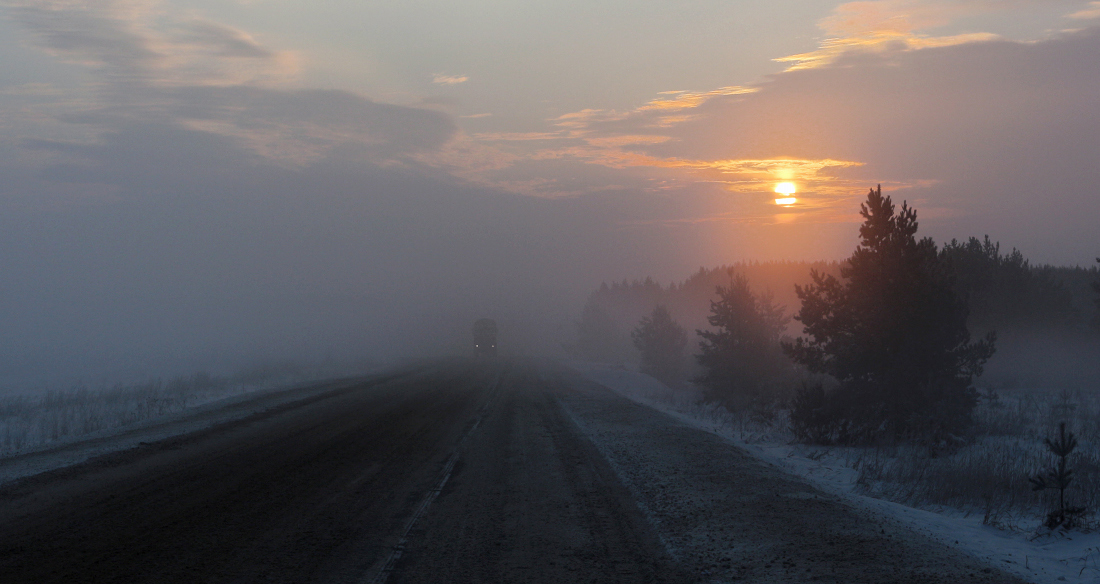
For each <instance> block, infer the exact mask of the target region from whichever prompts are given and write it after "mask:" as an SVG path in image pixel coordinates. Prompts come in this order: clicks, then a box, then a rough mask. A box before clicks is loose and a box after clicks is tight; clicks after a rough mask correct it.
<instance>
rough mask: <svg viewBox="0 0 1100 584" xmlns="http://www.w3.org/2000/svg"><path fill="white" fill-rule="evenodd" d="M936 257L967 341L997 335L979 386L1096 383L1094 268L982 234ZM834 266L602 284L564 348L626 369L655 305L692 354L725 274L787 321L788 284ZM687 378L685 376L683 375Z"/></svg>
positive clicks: (778, 266) (797, 331)
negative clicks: (962, 306)
mask: <svg viewBox="0 0 1100 584" xmlns="http://www.w3.org/2000/svg"><path fill="white" fill-rule="evenodd" d="M940 253H941V255H942V256H944V257H945V258H946V259H948V260H949V261H948V262H947V264H948V265H949V266H951V268H952V270H953V272H954V273H953V276H954V280H955V286H956V292H957V293H959V294H960V295H961V296H963V297H965V298H967V299H968V303H969V318H968V321H967V322H968V326H969V329H970V332H971V335H972V336H973V337H975V338H977V337H980V336H981V335H983V334H985V333H986V332H989V331H995V332H996V334H997V339H998V340H997V353H996V354H995V355H994V357H993V358H992V359H991V360H990V361H989V363H988V366H987V367H986V374H985V375H984V376H983V377H982V378H980V379H978V380H977V381H978V383H979V385H984V386H992V387H1016V386H1019V387H1055V386H1061V387H1080V386H1082V385H1083V384H1095V380H1096V379H1098V378H1100V358H1098V357H1097V355H1098V353H1097V352H1096V350H1097V347H1098V346H1100V312H1098V308H1097V303H1096V300H1095V297H1096V295H1097V294H1096V292H1094V289H1093V283H1094V282H1096V281H1097V280H1098V278H1100V273H1098V270H1097V267H1096V266H1090V267H1087V268H1083V267H1064V266H1048V265H1042V266H1035V265H1032V264H1031V263H1030V262H1029V261H1028V260H1027V259H1026V258H1025V257H1024V256H1023V254H1022V253H1020V252H1019V251H1018V250H1015V249H1013V250H1011V251H1003V250H1002V249H1001V246H1000V244H999V243H995V242H993V241H991V240H990V239H989V237H988V236H987V237H985V238H984V239H978V238H970V239H969V240H968V241H965V242H959V241H952V242H950V243H947V244H945V245H944V246H943V247H942V248H941V252H940ZM840 268H841V263H840V262H746V263H738V264H733V265H726V266H719V267H715V268H710V269H707V268H702V267H701V268H699V271H697V272H695V273H694V274H692V275H691V276H690V277H688V278H687V279H685V280H683V281H682V282H673V283H671V284H667V285H663V284H661V283H659V282H656V281H654V280H653V279H651V278H645V279H639V280H633V281H627V280H624V281H622V282H611V283H604V284H603V285H601V286H600V288H599V289H598V290H594V291H593V292H592V293H591V294H590V295H589V296H588V299H587V302H586V303H585V306H584V309H583V311H582V313H581V315H580V318H579V320H577V322H576V340H575V341H574V342H573V343H572V344H569V345H567V346H566V347H565V349H566V350H567V352H569V353H570V354H572V355H573V356H575V357H577V358H581V359H587V360H593V361H602V362H609V363H624V364H628V363H636V362H637V361H638V351H637V349H635V346H634V344H633V343H632V339H631V331H633V330H634V329H635V328H636V327H637V326H638V324H639V322H640V321H641V320H642V319H643V318H645V317H646V316H647V315H649V314H650V313H651V312H652V311H653V310H654V308H655V307H656V306H658V305H662V306H664V307H666V308H667V310H668V312H669V313H670V314H671V316H672V318H673V319H674V320H675V321H676V322H677V323H679V324H680V325H682V326H683V328H685V329H686V330H687V333H688V345H687V347H688V352H690V353H696V352H697V351H698V346H699V336H698V335H697V334H696V330H709V328H710V327H709V325H708V323H707V316H708V315H709V314H710V313H711V301H713V300H715V299H716V298H717V295H716V289H717V287H718V286H728V285H729V284H730V282H731V281H732V279H733V278H734V276H735V275H737V274H741V275H744V276H745V277H746V278H747V279H748V280H749V283H750V285H751V287H752V290H753V292H754V293H756V294H758V295H760V294H764V295H767V294H771V295H772V296H773V300H774V302H775V303H776V304H778V305H780V306H782V307H784V309H785V314H786V315H788V316H790V315H793V314H796V313H797V312H798V310H799V307H800V301H799V299H798V297H797V295H796V294H795V285H796V284H798V285H802V286H806V285H807V284H809V283H810V282H811V280H810V271H811V270H817V271H818V272H822V273H825V274H831V275H834V276H837V277H839V276H840ZM801 334H802V326H801V323H799V322H798V321H795V320H791V321H790V322H789V324H788V325H787V330H786V335H788V336H790V337H795V336H798V335H801ZM689 361H690V362H692V363H694V359H689ZM697 373H698V372H697V371H694V372H692V371H690V370H689V372H688V374H687V376H688V377H691V376H693V375H695V374H697Z"/></svg>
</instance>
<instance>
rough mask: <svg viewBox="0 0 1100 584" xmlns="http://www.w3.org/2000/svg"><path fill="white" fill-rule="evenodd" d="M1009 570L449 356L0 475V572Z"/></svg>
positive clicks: (49, 578) (770, 578)
mask: <svg viewBox="0 0 1100 584" xmlns="http://www.w3.org/2000/svg"><path fill="white" fill-rule="evenodd" d="M383 581H388V582H728V581H744V582H811V581H813V582H838V583H840V582H844V583H849V582H900V583H918V582H921V583H923V582H928V583H933V582H945V583H946V582H952V583H954V582H1006V583H1008V582H1019V580H1016V579H1014V578H1013V577H1011V576H1008V575H1006V574H1003V573H1001V572H998V571H996V570H995V569H992V568H988V567H986V566H985V565H983V564H980V563H979V562H977V561H976V560H973V559H972V558H969V557H968V556H965V555H963V554H961V553H960V552H958V551H955V550H952V549H950V548H947V547H946V546H942V545H940V544H937V543H935V542H933V541H931V540H929V539H927V538H925V537H923V536H921V535H918V534H916V533H913V532H911V531H908V530H906V529H905V528H904V527H902V526H900V525H896V524H886V523H883V522H881V521H876V520H871V519H868V518H866V517H864V516H862V515H860V513H858V512H857V511H855V510H853V509H851V508H849V507H848V506H846V505H845V504H844V503H843V502H842V501H840V500H839V499H836V498H834V497H831V496H829V495H826V494H824V493H821V492H819V491H817V490H815V489H814V488H813V487H811V486H809V485H807V484H805V483H802V482H800V481H799V480H797V479H794V478H792V477H790V476H788V475H785V474H783V473H782V472H781V471H779V470H777V469H776V468H774V467H771V466H768V465H766V464H764V463H761V462H759V461H758V460H756V459H754V458H752V457H750V456H748V455H746V454H745V453H744V452H743V451H740V450H738V449H737V448H736V447H735V446H733V445H731V444H729V443H728V442H725V441H722V440H720V439H718V438H717V437H715V436H713V435H711V434H708V433H706V432H702V431H699V430H697V429H694V428H691V427H689V426H687V425H684V424H682V423H680V422H677V421H675V420H674V419H672V418H670V417H668V416H666V415H665V414H662V413H659V412H656V411H654V410H651V409H649V408H646V407H644V406H640V405H638V404H635V403H633V402H630V401H628V400H626V399H624V398H622V397H620V396H618V395H616V394H614V393H612V392H610V391H608V390H607V389H605V388H602V387H600V386H598V385H595V384H593V383H591V382H589V381H586V380H584V379H582V378H581V377H579V376H578V375H576V374H573V373H570V372H567V371H566V370H564V369H561V368H557V367H554V366H550V365H546V364H537V363H533V362H528V361H507V360H500V361H497V362H491V363H489V362H486V363H474V362H461V361H458V362H451V363H446V364H436V365H433V366H430V367H424V368H422V369H419V370H415V371H411V372H406V373H405V374H403V375H401V376H395V377H379V378H374V379H372V380H365V381H362V382H358V383H348V384H343V385H339V386H338V387H334V388H332V389H331V390H326V391H323V392H317V391H314V392H312V393H309V394H308V397H306V398H303V399H302V400H300V401H296V402H295V401H290V402H287V403H283V404H281V405H279V406H277V407H273V408H271V409H269V410H267V411H263V412H260V413H257V414H254V415H252V416H250V417H247V418H243V419H236V420H233V421H229V422H226V423H223V424H220V425H216V426H214V427H211V428H206V429H203V430H201V431H198V432H194V433H191V434H187V435H182V436H178V437H175V438H170V439H166V440H162V441H159V442H154V443H151V444H146V445H142V446H139V447H138V448H136V449H131V450H126V451H122V452H117V453H114V454H109V455H106V456H103V457H100V458H96V459H93V460H90V461H88V462H86V463H83V464H80V465H77V466H73V467H69V468H66V469H61V470H56V471H52V472H49V473H46V474H42V475H38V476H33V477H29V478H26V479H22V480H20V481H16V482H12V483H8V484H6V485H3V486H2V487H0V582H43V583H45V582H67V583H72V582H326V583H340V582H383Z"/></svg>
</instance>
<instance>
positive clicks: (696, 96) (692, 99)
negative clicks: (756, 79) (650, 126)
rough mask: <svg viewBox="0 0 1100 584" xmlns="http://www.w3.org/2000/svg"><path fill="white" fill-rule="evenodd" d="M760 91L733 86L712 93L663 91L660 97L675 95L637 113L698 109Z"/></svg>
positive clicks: (656, 100) (651, 102) (648, 104)
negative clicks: (723, 98)
mask: <svg viewBox="0 0 1100 584" xmlns="http://www.w3.org/2000/svg"><path fill="white" fill-rule="evenodd" d="M756 91H758V89H757V88H755V87H742V86H738V85H733V86H730V87H721V88H718V89H715V90H712V91H703V92H694V91H662V92H661V93H660V94H659V95H673V96H675V97H672V98H670V99H655V100H652V101H650V102H649V103H647V104H645V105H643V106H642V107H640V108H638V109H637V110H636V111H648V110H680V109H686V108H693V107H698V106H699V105H700V104H702V103H703V102H704V101H706V100H708V99H710V98H712V97H717V96H720V95H743V94H746V93H754V92H756Z"/></svg>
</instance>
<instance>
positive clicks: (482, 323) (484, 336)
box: [474, 318, 497, 357]
mask: <svg viewBox="0 0 1100 584" xmlns="http://www.w3.org/2000/svg"><path fill="white" fill-rule="evenodd" d="M496 354H497V321H495V320H493V319H491V318H481V319H478V320H477V322H475V323H474V357H495V356H496Z"/></svg>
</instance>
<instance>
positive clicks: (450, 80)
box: [432, 73, 470, 85]
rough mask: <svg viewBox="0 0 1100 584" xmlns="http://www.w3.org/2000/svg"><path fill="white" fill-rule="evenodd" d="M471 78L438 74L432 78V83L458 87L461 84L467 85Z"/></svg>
mask: <svg viewBox="0 0 1100 584" xmlns="http://www.w3.org/2000/svg"><path fill="white" fill-rule="evenodd" d="M469 80H470V78H469V77H467V76H465V75H444V74H442V73H436V74H435V75H434V76H433V77H432V83H435V84H438V85H458V84H459V83H466V82H467V81H469Z"/></svg>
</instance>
